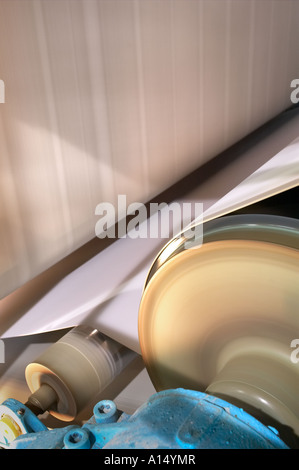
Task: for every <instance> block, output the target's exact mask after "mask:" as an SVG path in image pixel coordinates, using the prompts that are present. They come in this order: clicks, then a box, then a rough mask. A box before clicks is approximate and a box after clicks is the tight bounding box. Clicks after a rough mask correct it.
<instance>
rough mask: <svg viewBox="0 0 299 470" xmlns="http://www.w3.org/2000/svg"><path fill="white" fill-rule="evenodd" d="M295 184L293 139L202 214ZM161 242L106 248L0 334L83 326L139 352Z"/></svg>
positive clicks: (297, 149) (297, 148) (298, 162)
mask: <svg viewBox="0 0 299 470" xmlns="http://www.w3.org/2000/svg"><path fill="white" fill-rule="evenodd" d="M298 183H299V138H297V139H296V140H294V141H292V142H291V143H290V145H288V146H287V147H286V148H284V149H283V150H282V151H280V152H279V153H278V154H277V155H275V156H274V157H273V158H271V159H270V160H269V161H267V162H266V163H265V164H264V165H262V166H261V167H260V168H259V169H258V170H257V171H255V172H253V174H251V175H250V176H249V177H247V178H245V180H244V181H243V182H242V183H241V184H239V185H237V186H236V187H235V188H234V189H233V190H232V191H230V192H229V193H228V194H226V195H225V196H224V197H223V198H221V199H220V200H219V201H218V202H217V203H215V204H213V205H212V206H211V207H209V208H208V209H207V210H206V211H205V212H204V220H209V219H211V218H214V217H216V216H220V215H223V214H225V213H227V212H230V211H232V210H233V209H236V208H239V207H243V206H246V205H247V204H248V203H252V202H254V201H258V200H260V199H263V198H265V197H268V196H270V195H273V194H275V193H277V192H280V191H282V190H285V189H287V188H291V187H294V186H295V185H297V184H298ZM165 243H166V241H165V240H163V239H151V238H146V239H142V238H137V239H131V238H129V237H127V238H123V239H118V240H116V241H115V242H114V243H113V244H112V245H111V246H109V247H108V248H106V249H105V250H104V251H103V252H101V253H99V254H98V255H96V256H95V257H94V258H92V259H91V260H89V261H88V262H86V263H84V264H83V265H82V266H81V267H80V268H78V269H76V270H75V271H73V272H72V273H71V274H69V275H68V276H66V277H65V278H63V279H62V280H61V281H60V282H58V283H57V284H56V285H55V286H54V287H53V288H52V289H51V290H50V291H49V292H48V293H47V294H46V295H44V296H43V297H42V298H41V299H40V300H39V301H38V302H37V303H36V304H35V305H33V306H32V307H31V308H30V309H29V310H28V311H27V312H26V313H25V314H24V315H23V316H22V317H21V318H20V319H19V320H18V321H16V322H15V323H14V325H12V326H11V327H10V328H9V329H8V330H7V331H6V332H5V334H4V335H3V337H4V338H5V337H12V336H19V335H30V334H34V333H42V332H46V331H51V330H57V329H62V328H68V327H72V326H76V325H78V324H84V323H85V324H89V325H91V326H93V327H96V328H98V329H100V330H101V331H102V332H103V333H105V334H107V335H108V336H110V337H111V338H113V339H115V340H117V341H119V342H121V343H122V344H124V345H125V346H127V347H129V348H131V349H133V350H134V351H136V352H140V347H139V341H138V329H137V328H138V309H139V303H140V299H141V296H142V290H143V286H144V282H145V279H146V275H147V273H148V270H149V268H150V266H151V264H152V262H153V260H154V258H155V256H156V255H157V253H158V252H159V250H160V249H161V248H162V247H163V246H164V244H165Z"/></svg>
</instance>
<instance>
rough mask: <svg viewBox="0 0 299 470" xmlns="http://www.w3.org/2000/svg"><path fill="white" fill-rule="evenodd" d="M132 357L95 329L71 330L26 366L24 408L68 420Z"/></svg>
mask: <svg viewBox="0 0 299 470" xmlns="http://www.w3.org/2000/svg"><path fill="white" fill-rule="evenodd" d="M134 357H135V353H133V352H132V351H130V350H129V349H127V348H125V347H124V346H122V345H121V344H119V343H117V342H116V341H114V340H111V339H110V338H107V337H106V336H105V335H103V334H101V333H99V332H98V331H97V330H94V329H92V328H89V327H86V326H80V327H77V328H74V329H72V330H71V331H70V332H69V333H67V334H66V335H65V336H64V337H63V338H61V339H60V340H59V341H58V342H57V343H55V344H53V345H52V346H51V347H50V348H48V349H47V350H46V351H45V352H44V353H43V354H42V355H41V356H40V357H39V358H37V359H36V361H35V362H33V363H31V364H29V365H28V366H27V368H26V371H25V374H26V381H27V384H28V386H29V388H30V390H31V392H32V395H31V396H30V397H29V400H28V402H27V403H26V405H27V406H28V407H30V408H33V409H34V410H35V409H37V410H38V411H39V412H41V411H45V410H48V411H49V412H50V413H51V414H52V415H53V416H55V417H56V418H58V419H60V420H63V421H71V420H72V419H74V418H75V417H76V416H77V414H78V413H79V412H80V411H82V410H83V409H84V407H85V406H87V405H89V404H90V403H92V402H93V400H94V399H95V397H96V396H97V395H98V394H99V393H100V392H101V391H102V390H103V389H104V388H105V387H106V386H108V385H109V384H110V383H111V382H112V380H113V379H114V378H115V377H116V376H117V374H118V373H120V372H121V371H122V370H123V369H124V367H125V366H126V365H127V364H128V363H129V362H130V361H131V360H132V359H133V358H134Z"/></svg>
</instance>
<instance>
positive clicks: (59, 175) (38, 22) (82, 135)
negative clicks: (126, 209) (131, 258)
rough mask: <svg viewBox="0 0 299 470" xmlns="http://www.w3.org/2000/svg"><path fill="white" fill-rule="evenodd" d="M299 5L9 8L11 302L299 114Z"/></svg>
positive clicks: (4, 209)
mask: <svg viewBox="0 0 299 470" xmlns="http://www.w3.org/2000/svg"><path fill="white" fill-rule="evenodd" d="M298 44H299V2H298V1H296V0H281V1H279V0H273V1H272V0H256V1H255V0H227V1H226V0H207V1H205V0H186V1H183V0H173V1H171V0H161V1H158V0H109V1H107V0H84V1H83V0H60V1H45V0H14V1H11V0H1V2H0V79H2V80H3V81H4V83H5V103H4V104H0V158H1V161H0V165H1V167H0V171H1V172H0V198H1V199H0V204H1V207H0V210H1V225H0V244H1V245H0V246H1V252H0V253H1V255H0V265H1V279H0V285H1V288H0V290H1V296H3V295H5V294H7V293H8V292H9V291H11V290H13V289H15V288H16V287H17V286H19V285H20V284H22V283H24V282H25V281H26V280H28V279H30V278H31V277H33V276H34V275H36V274H38V273H39V272H41V271H42V270H44V269H45V268H47V267H48V266H50V265H51V264H53V263H54V262H56V261H58V260H59V259H61V258H62V257H63V256H65V255H67V254H68V253H70V252H72V251H73V250H74V249H76V248H78V247H79V246H81V245H82V244H83V243H85V242H86V241H88V240H90V239H91V238H93V237H94V235H95V232H94V229H95V223H96V220H97V218H96V216H95V208H96V205H97V204H98V203H100V202H103V201H105V202H106V201H107V202H112V203H116V201H117V195H118V194H126V195H127V202H128V204H129V203H130V202H132V201H146V200H148V199H149V198H151V197H153V196H154V195H155V194H157V193H159V192H160V191H162V190H163V189H165V188H166V187H167V186H169V185H171V184H172V183H174V182H175V181H177V180H179V179H180V178H182V177H183V176H184V175H186V174H187V173H189V172H190V171H192V170H193V169H195V168H196V167H198V166H200V165H201V164H203V163H204V162H205V161H207V160H209V159H211V158H212V157H214V156H215V155H216V154H217V153H219V152H221V151H222V150H224V149H225V148H227V147H228V146H230V145H231V144H233V143H234V142H236V141H238V140H239V139H240V138H242V137H243V136H245V135H246V134H248V133H249V132H250V131H252V130H254V129H256V128H257V127H258V126H260V125H261V124H263V123H264V122H266V121H267V120H269V119H270V118H272V117H274V116H275V115H276V114H278V113H279V112H280V111H283V110H284V109H286V108H288V107H289V106H290V105H291V101H290V92H291V89H290V82H291V80H293V79H294V78H299V55H298Z"/></svg>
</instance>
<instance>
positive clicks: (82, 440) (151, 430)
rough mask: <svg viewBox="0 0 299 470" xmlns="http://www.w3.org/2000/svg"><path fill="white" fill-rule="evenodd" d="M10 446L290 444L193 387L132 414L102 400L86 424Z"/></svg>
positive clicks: (263, 446)
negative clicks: (193, 389) (194, 389)
mask: <svg viewBox="0 0 299 470" xmlns="http://www.w3.org/2000/svg"><path fill="white" fill-rule="evenodd" d="M10 447H11V448H22V449H24V448H27V449H32V448H35V449H45V448H66V449H79V448H85V449H87V448H92V449H102V448H104V449H219V448H220V449H221V448H222V449H223V448H225V449H287V448H288V447H287V446H286V444H285V443H284V442H283V441H282V440H281V439H280V438H279V436H278V434H277V432H276V430H274V429H272V428H269V427H267V426H265V425H263V424H262V423H260V422H259V421H257V420H256V419H255V418H253V417H252V416H250V415H249V414H248V413H246V412H245V411H244V410H242V409H241V408H237V407H235V406H233V405H231V404H230V403H228V402H226V401H224V400H221V399H219V398H216V397H213V396H210V395H207V394H204V393H201V392H196V391H192V390H185V389H174V390H166V391H162V392H159V393H156V394H154V395H153V396H152V397H151V398H150V399H149V400H148V402H147V403H145V404H144V405H142V406H141V407H140V408H139V409H138V410H137V411H136V412H135V413H134V414H133V415H127V414H126V413H121V412H120V411H119V410H117V408H116V406H115V403H114V402H112V401H109V400H104V401H101V402H99V403H98V404H97V405H96V406H95V408H94V415H93V416H92V418H91V419H90V420H89V421H88V422H87V423H85V424H84V425H83V426H82V427H76V426H67V427H65V428H60V429H55V430H49V431H42V432H33V433H30V434H25V435H22V436H19V437H18V438H17V439H15V440H14V441H13V443H12V444H11V446H10Z"/></svg>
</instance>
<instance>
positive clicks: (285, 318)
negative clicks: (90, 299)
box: [139, 240, 299, 421]
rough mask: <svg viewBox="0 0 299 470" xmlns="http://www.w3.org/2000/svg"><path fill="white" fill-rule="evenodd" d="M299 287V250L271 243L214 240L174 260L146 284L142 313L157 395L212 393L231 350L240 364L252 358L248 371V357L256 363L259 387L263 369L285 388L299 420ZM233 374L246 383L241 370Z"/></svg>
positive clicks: (146, 356)
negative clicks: (295, 344)
mask: <svg viewBox="0 0 299 470" xmlns="http://www.w3.org/2000/svg"><path fill="white" fill-rule="evenodd" d="M298 286H299V252H298V251H297V250H295V249H293V248H289V247H283V246H279V245H275V244H270V243H266V242H259V241H246V240H245V241H236V240H233V241H230V240H225V241H215V242H211V243H206V244H204V245H202V246H201V247H200V248H197V249H193V250H187V251H184V252H182V253H180V254H178V255H177V256H175V257H174V258H172V259H170V260H169V261H168V262H166V263H165V264H164V265H163V266H162V267H161V268H160V269H159V270H158V271H157V272H156V273H155V275H154V276H153V277H152V279H151V280H150V281H149V283H148V284H147V286H146V288H145V292H144V295H143V298H142V302H141V305H140V313H139V337H140V344H141V348H142V354H143V358H144V360H145V363H146V365H147V368H148V371H149V374H150V376H151V379H152V381H153V384H154V386H155V387H156V389H157V390H161V389H167V388H173V387H186V388H191V389H197V390H201V391H205V390H206V389H207V388H208V387H209V385H210V384H211V383H213V382H214V380H215V379H216V377H217V376H218V375H219V373H220V372H221V371H222V368H223V367H224V366H225V365H226V363H225V360H224V358H225V357H226V358H228V356H229V354H228V352H227V351H229V350H230V349H232V350H233V356H234V357H235V356H237V358H238V359H239V356H242V355H245V360H244V362H243V364H244V367H245V368H246V361H248V354H249V356H250V358H254V359H253V361H254V362H252V360H251V362H250V371H248V373H249V372H250V374H251V377H250V380H251V382H252V385H253V386H258V385H259V381H260V376H261V371H259V367H260V365H261V364H262V367H263V373H264V374H267V373H268V374H269V377H268V379H269V380H267V382H269V383H272V384H273V382H276V383H279V382H281V383H283V388H284V389H285V390H287V397H286V396H285V395H284V396H283V398H282V399H283V400H285V401H287V403H285V404H286V406H287V407H289V408H291V412H290V413H291V414H292V419H295V420H296V419H297V421H298V418H299V410H298V406H297V405H296V404H294V397H296V395H297V396H298V393H297V392H298V384H299V368H298V365H297V364H293V363H292V361H291V358H290V356H291V348H290V343H291V340H292V339H293V338H295V337H296V335H297V336H298V331H299V313H298V312H299V289H298ZM253 338H254V341H253V340H252V339H253ZM273 344H274V346H273ZM244 351H245V352H244ZM246 351H247V352H248V351H249V353H248V354H247V353H246ZM269 358H270V359H269ZM281 358H283V359H282V362H284V363H285V364H286V367H287V369H288V373H287V374H286V373H285V370H286V368H285V367H284V368H283V370H284V372H283V377H282V375H281V373H280V370H281V369H282V368H281V367H280V366H279V365H278V364H281ZM260 359H261V360H260ZM267 360H269V361H270V363H271V367H269V368H267V367H265V364H266V362H265V361H267ZM223 361H224V362H223ZM226 361H228V359H226ZM230 364H232V362H231V361H230ZM272 366H273V367H272ZM238 367H239V369H240V367H241V370H242V361H241V364H240V362H238ZM272 369H273V370H272ZM255 371H256V372H255ZM245 372H246V371H245ZM229 374H230V379H231V376H233V378H234V380H235V381H238V380H239V378H240V377H239V375H238V374H239V373H238V370H237V369H236V370H232V369H230V371H229ZM247 375H248V374H247ZM282 379H283V382H282ZM240 380H242V378H241V379H240ZM296 390H297V392H296ZM277 393H278V395H279V393H280V392H277ZM278 395H277V396H278ZM279 398H280V397H278V400H279ZM294 413H295V414H296V413H298V414H297V416H295V417H294Z"/></svg>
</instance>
